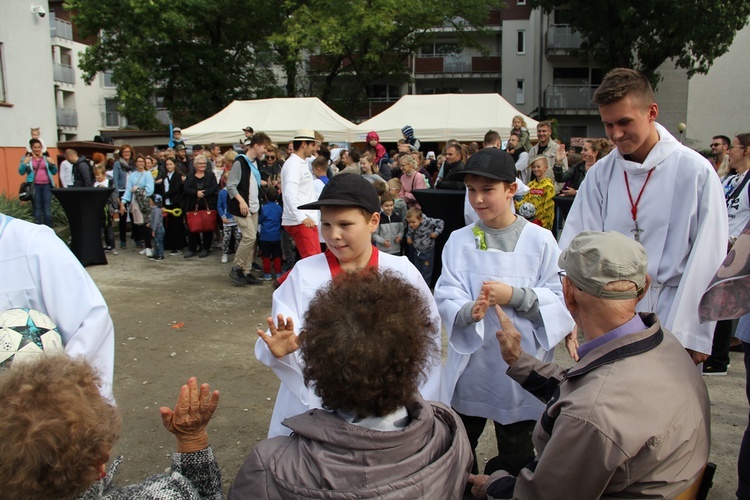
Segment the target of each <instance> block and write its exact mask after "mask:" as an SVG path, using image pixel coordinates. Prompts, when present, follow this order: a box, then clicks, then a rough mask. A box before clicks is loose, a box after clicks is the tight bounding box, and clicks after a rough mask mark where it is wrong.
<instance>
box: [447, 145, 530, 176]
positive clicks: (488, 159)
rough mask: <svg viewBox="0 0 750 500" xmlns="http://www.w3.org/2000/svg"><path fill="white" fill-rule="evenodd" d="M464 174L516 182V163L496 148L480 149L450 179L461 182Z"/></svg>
mask: <svg viewBox="0 0 750 500" xmlns="http://www.w3.org/2000/svg"><path fill="white" fill-rule="evenodd" d="M466 174H472V175H478V176H480V177H487V178H489V179H495V180H497V181H505V182H516V163H515V162H514V161H513V157H512V156H511V155H509V154H508V153H506V152H505V151H501V150H499V149H497V148H485V149H480V150H479V151H477V152H476V153H474V154H473V155H471V157H470V158H469V160H468V161H467V162H466V166H465V167H464V169H463V170H462V171H460V172H456V173H455V174H453V175H452V176H451V178H452V179H453V178H455V179H461V180H463V179H464V176H465V175H466Z"/></svg>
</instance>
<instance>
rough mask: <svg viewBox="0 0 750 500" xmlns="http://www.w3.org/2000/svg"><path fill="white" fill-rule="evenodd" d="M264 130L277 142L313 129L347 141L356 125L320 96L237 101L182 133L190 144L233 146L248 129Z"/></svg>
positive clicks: (333, 139)
mask: <svg viewBox="0 0 750 500" xmlns="http://www.w3.org/2000/svg"><path fill="white" fill-rule="evenodd" d="M248 125H249V126H251V127H253V129H254V130H255V131H263V132H265V133H266V134H268V135H269V137H271V140H272V141H274V142H287V141H291V140H292V138H293V137H294V133H295V131H297V130H299V129H303V128H304V129H312V130H316V131H318V132H320V133H321V134H323V136H324V137H325V140H326V141H342V142H348V141H349V138H350V137H351V131H352V130H353V129H354V124H353V123H352V122H350V121H349V120H346V119H344V118H342V117H341V116H339V115H338V114H336V112H334V111H333V110H332V109H331V108H329V107H328V106H326V105H325V104H323V102H322V101H321V100H320V99H318V98H317V97H296V98H276V99H256V100H252V101H234V102H232V103H231V104H230V105H229V106H227V107H226V108H224V109H222V110H221V111H219V112H218V113H216V114H215V115H213V116H211V117H209V118H206V119H205V120H203V121H202V122H199V123H196V124H195V125H193V126H191V127H188V128H185V129H183V130H182V138H183V139H184V140H185V142H186V143H188V144H191V143H192V144H207V143H211V142H214V143H216V144H234V143H237V142H240V139H242V138H243V132H242V129H243V128H244V127H247V126H248Z"/></svg>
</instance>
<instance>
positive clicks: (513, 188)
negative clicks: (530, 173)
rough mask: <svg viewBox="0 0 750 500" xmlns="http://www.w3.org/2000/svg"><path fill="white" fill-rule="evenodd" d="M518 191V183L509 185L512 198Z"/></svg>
mask: <svg viewBox="0 0 750 500" xmlns="http://www.w3.org/2000/svg"><path fill="white" fill-rule="evenodd" d="M516 191H518V183H517V182H511V183H510V184H509V185H508V193H509V194H510V195H511V196H514V195H515V194H516Z"/></svg>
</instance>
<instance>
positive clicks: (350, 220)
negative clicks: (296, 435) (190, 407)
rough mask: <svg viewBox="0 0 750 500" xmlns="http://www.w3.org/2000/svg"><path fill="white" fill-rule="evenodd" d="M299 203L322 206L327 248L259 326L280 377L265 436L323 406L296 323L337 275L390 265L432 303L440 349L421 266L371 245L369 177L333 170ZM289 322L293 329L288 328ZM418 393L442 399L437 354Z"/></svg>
mask: <svg viewBox="0 0 750 500" xmlns="http://www.w3.org/2000/svg"><path fill="white" fill-rule="evenodd" d="M298 208H299V209H300V210H317V209H320V220H321V223H322V225H321V228H322V229H321V231H322V235H323V238H324V239H325V242H326V245H327V248H328V249H327V250H326V252H325V253H322V254H317V255H313V256H311V257H308V258H306V259H303V260H301V261H299V262H297V263H296V264H295V266H294V268H292V271H291V272H290V273H289V274H288V276H287V278H286V280H284V282H283V283H282V284H281V286H280V287H279V288H278V289H276V291H275V292H274V294H273V306H272V317H269V318H268V326H269V330H268V332H264V331H262V330H258V335H259V337H260V338H259V339H258V341H257V342H256V344H255V356H256V357H257V358H258V360H259V361H260V362H261V363H263V364H265V365H266V366H268V367H270V368H272V369H273V371H274V372H275V373H276V375H278V377H279V379H280V380H281V386H280V387H279V393H278V395H277V397H276V404H275V406H274V410H273V415H272V416H271V425H270V428H269V430H268V437H269V438H272V437H275V436H288V435H289V434H290V430H289V429H288V428H286V427H284V426H283V424H282V423H283V420H284V419H286V418H289V417H292V416H295V415H299V414H300V413H304V412H305V411H307V410H310V409H314V408H321V406H322V402H321V400H320V398H319V397H318V396H317V395H316V394H315V388H314V387H308V386H307V385H305V381H304V377H303V375H302V367H303V360H302V359H301V357H300V355H299V352H298V351H297V347H298V345H297V335H298V334H299V328H300V327H304V325H303V324H302V319H303V318H304V316H305V312H306V311H307V308H308V306H309V304H310V302H311V301H312V299H313V297H314V296H315V293H316V292H317V291H318V290H319V289H320V288H322V287H323V286H325V285H326V284H327V283H328V282H329V281H330V280H331V279H332V278H334V277H335V276H336V275H337V274H339V273H342V272H348V271H357V270H359V269H364V268H366V267H376V268H378V269H390V270H393V271H396V272H398V273H399V274H401V275H402V276H403V277H404V279H405V280H406V281H407V282H409V283H411V284H412V285H414V286H415V287H417V288H418V289H419V290H420V291H421V293H422V294H423V295H424V298H425V300H426V301H427V303H428V304H430V311H431V319H432V323H433V324H434V325H435V330H434V332H433V340H434V342H435V345H436V348H437V349H438V352H440V350H441V337H440V316H439V314H438V311H437V306H436V305H435V299H434V298H433V297H432V294H431V293H430V290H429V288H427V285H426V284H425V282H424V280H423V279H422V277H421V275H420V274H419V271H418V270H417V268H416V267H414V265H413V264H412V263H411V262H409V260H408V259H407V258H406V257H398V256H395V255H389V254H387V253H384V252H380V251H379V250H378V249H377V248H376V247H375V246H373V244H372V233H373V232H375V230H376V229H377V228H378V223H379V222H380V201H379V199H378V193H377V191H376V190H375V188H374V187H373V185H372V184H370V182H369V181H367V179H365V178H364V177H362V176H359V175H337V176H335V177H334V178H333V179H331V180H330V181H329V182H328V184H326V186H325V187H324V188H323V191H322V192H321V193H320V198H319V199H318V201H316V202H314V203H308V204H306V205H302V206H300V207H298ZM394 300H398V297H394ZM387 313H388V311H387V310H384V311H383V314H387ZM290 322H291V324H292V325H293V326H294V328H290V327H288V325H289V323H290ZM568 331H570V330H569V329H568ZM372 333H373V335H377V334H378V325H372ZM420 392H421V394H422V396H423V397H424V398H425V399H426V400H433V401H440V402H446V398H445V397H444V394H443V392H442V358H441V357H438V358H437V359H435V360H434V363H433V365H432V366H431V367H430V368H429V370H428V371H427V373H426V379H425V381H424V382H423V384H422V385H421V388H420Z"/></svg>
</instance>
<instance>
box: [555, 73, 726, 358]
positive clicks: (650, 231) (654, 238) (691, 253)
mask: <svg viewBox="0 0 750 500" xmlns="http://www.w3.org/2000/svg"><path fill="white" fill-rule="evenodd" d="M593 102H594V103H595V104H597V105H598V106H599V114H600V115H601V118H602V123H604V128H605V130H606V132H607V137H608V138H609V139H610V140H611V141H612V142H613V143H614V145H615V146H616V149H615V150H613V151H612V152H611V153H610V154H609V155H607V156H605V157H604V158H603V159H602V160H600V161H598V162H597V163H596V164H595V165H594V166H593V167H592V168H591V170H590V171H589V173H588V174H587V175H586V179H585V180H584V182H583V184H582V185H581V187H580V189H579V190H578V194H577V195H576V197H575V201H574V202H573V206H572V207H571V209H570V213H569V214H568V218H567V221H566V223H565V227H564V229H563V233H562V236H561V237H560V242H559V243H560V246H561V247H562V248H566V247H567V246H568V245H569V244H570V241H571V240H572V239H573V238H574V237H575V236H576V235H577V234H579V233H580V232H581V231H586V230H593V231H617V232H619V233H622V234H624V235H626V236H629V237H632V238H635V239H636V240H637V241H639V242H640V243H641V244H642V245H643V246H644V247H645V249H646V253H647V254H648V273H649V275H650V276H651V278H652V280H653V283H652V285H651V288H650V289H649V291H648V294H647V295H646V297H645V298H644V299H643V300H641V301H640V302H639V303H638V308H637V310H638V311H639V312H655V313H656V314H657V315H658V316H659V318H661V319H662V322H663V325H664V327H665V328H667V329H668V330H670V331H671V332H673V333H674V335H675V336H676V337H677V338H678V339H679V340H680V343H681V344H682V345H683V347H685V348H686V349H687V350H688V352H689V353H690V355H691V356H692V358H693V361H694V362H695V363H701V362H703V361H705V359H706V358H707V357H708V353H710V352H711V340H712V338H713V331H714V323H703V324H701V323H700V320H699V318H698V303H699V301H700V298H701V294H702V293H703V290H705V289H706V287H707V286H708V284H709V283H710V281H711V278H712V277H713V273H714V272H715V271H716V269H718V268H719V266H720V265H721V263H722V261H723V260H724V256H725V255H726V242H727V224H726V221H727V211H726V206H725V203H724V195H723V191H722V187H721V183H720V182H719V179H718V177H717V176H716V174H715V173H714V171H713V168H712V167H711V164H710V163H709V162H708V160H706V159H705V158H703V157H702V156H701V155H700V154H698V153H696V152H695V151H693V150H691V149H689V148H687V147H685V146H683V145H682V144H680V143H679V142H677V140H675V138H674V137H672V135H671V134H670V133H669V132H668V131H667V130H666V129H665V128H664V127H662V126H661V125H659V124H658V123H656V119H657V117H658V115H659V108H658V106H657V104H656V103H655V102H654V91H653V89H652V88H651V84H650V83H649V81H648V79H647V78H646V77H645V76H644V75H643V74H642V73H639V72H638V71H635V70H631V69H625V68H616V69H613V70H612V71H610V72H609V73H607V75H606V76H605V77H604V80H603V81H602V84H601V85H600V86H599V88H598V89H597V91H596V93H595V94H594V99H593ZM570 340H571V341H573V340H574V339H572V338H571V339H570Z"/></svg>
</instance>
